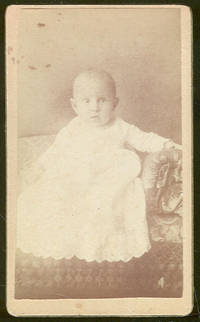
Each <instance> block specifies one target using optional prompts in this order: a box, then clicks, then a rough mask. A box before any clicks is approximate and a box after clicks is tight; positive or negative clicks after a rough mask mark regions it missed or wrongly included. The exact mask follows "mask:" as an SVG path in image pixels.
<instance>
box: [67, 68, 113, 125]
mask: <svg viewBox="0 0 200 322" xmlns="http://www.w3.org/2000/svg"><path fill="white" fill-rule="evenodd" d="M71 103H72V108H73V109H74V111H75V112H76V114H77V115H78V116H80V117H81V119H82V120H83V121H84V122H87V123H90V124H93V125H95V126H103V125H105V124H107V123H109V122H110V121H111V120H112V119H113V118H114V110H115V107H116V106H117V103H118V98H117V97H116V88H115V82H114V80H113V78H112V77H111V76H110V75H109V74H108V73H107V72H105V71H98V70H87V71H85V72H82V73H81V74H79V75H78V76H77V77H76V78H75V80H74V86H73V98H72V99H71Z"/></svg>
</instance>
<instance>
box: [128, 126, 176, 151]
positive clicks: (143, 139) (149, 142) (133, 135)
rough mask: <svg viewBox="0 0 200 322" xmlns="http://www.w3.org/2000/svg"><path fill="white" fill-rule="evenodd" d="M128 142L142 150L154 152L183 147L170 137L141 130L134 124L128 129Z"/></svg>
mask: <svg viewBox="0 0 200 322" xmlns="http://www.w3.org/2000/svg"><path fill="white" fill-rule="evenodd" d="M127 143H128V144H129V145H130V146H132V147H133V148H135V149H136V150H138V151H141V152H148V153H154V152H159V151H161V150H163V149H171V148H175V149H179V150H180V149H181V146H180V145H179V144H176V143H174V142H173V141H172V140H170V139H169V138H163V137H162V136H159V135H157V134H155V133H153V132H150V133H147V132H144V131H141V130H140V129H139V128H137V127H136V126H134V125H131V126H130V127H129V130H128V135H127Z"/></svg>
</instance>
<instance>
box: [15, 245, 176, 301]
mask: <svg viewBox="0 0 200 322" xmlns="http://www.w3.org/2000/svg"><path fill="white" fill-rule="evenodd" d="M15 290H16V293H15V297H16V298H17V299H25V298H29V299H56V298H109V297H111V298H117V297H181V296H182V246H181V244H180V243H172V242H154V243H153V244H152V249H151V250H150V251H149V252H148V253H146V254H145V255H143V256H142V257H141V258H139V259H135V258H134V259H132V260H130V261H129V262H127V263H124V262H121V261H119V262H115V263H109V262H107V261H104V262H102V263H97V262H95V261H94V262H90V263H88V262H86V261H84V260H79V259H77V258H75V257H74V258H72V259H71V260H66V259H61V260H55V259H53V258H47V259H43V258H36V257H34V256H33V255H31V254H28V255H27V254H24V253H22V252H21V251H17V255H16V288H15Z"/></svg>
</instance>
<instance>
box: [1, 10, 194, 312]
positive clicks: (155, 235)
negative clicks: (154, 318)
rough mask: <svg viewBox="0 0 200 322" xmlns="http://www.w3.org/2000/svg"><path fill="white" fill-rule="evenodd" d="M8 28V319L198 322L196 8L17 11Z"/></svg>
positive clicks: (9, 14) (8, 19)
mask: <svg viewBox="0 0 200 322" xmlns="http://www.w3.org/2000/svg"><path fill="white" fill-rule="evenodd" d="M13 25H15V26H16V28H15V30H14V28H13ZM6 26H7V28H6V64H7V155H8V157H7V166H8V171H7V181H8V187H7V209H8V210H7V211H8V226H7V235H8V237H7V247H8V258H7V281H8V285H7V308H8V311H9V312H10V313H11V314H14V315H17V316H26V315H79V316H81V315H99V316H100V315H116V316H117V315H121V316H126V315H128V316H134V315H170V314H176V315H185V314H189V313H190V311H191V310H192V202H191V200H192V188H191V182H192V178H191V172H192V165H191V164H192V163H191V162H192V161H191V160H192V150H191V149H192V148H191V146H192V130H191V128H192V127H191V118H192V109H191V104H192V103H191V17H190V9H189V8H187V7H185V6H179V5H168V6H165V5H153V6H145V5H144V6H133V5H131V6H130V5H129V6H122V5H121V6H117V5H105V6H104V5H98V6H97V5H87V6H86V5H82V6H81V5H76V6H75V5H74V6H72V5H60V6H54V5H51V6H45V5H44V6H40V5H36V6H31V5H20V6H19V5H18V6H17V5H15V6H10V7H8V9H7V14H6Z"/></svg>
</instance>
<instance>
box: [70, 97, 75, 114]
mask: <svg viewBox="0 0 200 322" xmlns="http://www.w3.org/2000/svg"><path fill="white" fill-rule="evenodd" d="M70 102H71V106H72V109H73V110H74V112H75V113H76V102H75V99H74V98H70Z"/></svg>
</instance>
